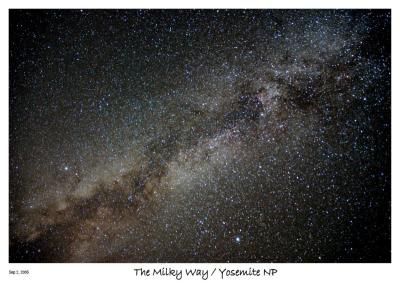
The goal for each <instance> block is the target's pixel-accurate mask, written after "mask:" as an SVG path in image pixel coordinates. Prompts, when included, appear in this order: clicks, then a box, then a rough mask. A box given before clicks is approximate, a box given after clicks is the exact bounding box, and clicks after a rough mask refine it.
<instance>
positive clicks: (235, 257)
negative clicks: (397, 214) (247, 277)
mask: <svg viewBox="0 0 400 284" xmlns="http://www.w3.org/2000/svg"><path fill="white" fill-rule="evenodd" d="M390 25H391V16H390V11H388V10H372V11H370V10H357V11H351V10H347V11H346V10H183V11H178V10H163V11H160V10H47V11H43V10H11V11H10V69H9V72H10V73H9V74H10V188H9V192H10V208H9V211H10V220H9V221H10V246H9V249H10V261H11V262H389V261H390V259H391V258H390V255H391V254H390V249H391V245H390V242H391V237H390V224H391V221H390V214H391V210H390V207H391V206H390V200H391V193H390V124H391V122H390V75H391V74H390V52H391V51H390Z"/></svg>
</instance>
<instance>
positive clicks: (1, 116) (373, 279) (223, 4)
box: [0, 0, 400, 284]
mask: <svg viewBox="0 0 400 284" xmlns="http://www.w3.org/2000/svg"><path fill="white" fill-rule="evenodd" d="M0 7H1V9H0V32H1V44H0V48H1V53H0V59H1V64H0V66H1V68H0V69H1V76H0V80H1V81H0V82H1V94H0V135H1V139H0V154H1V156H0V175H1V176H0V284H3V283H7V284H8V283H69V284H71V283H73V284H75V283H95V282H97V283H103V282H104V283H106V282H108V283H110V282H112V283H142V282H146V283H159V282H160V281H162V283H181V282H186V281H188V282H189V281H190V282H191V283H209V282H210V281H211V282H214V281H215V282H225V283H232V282H233V283H244V282H248V281H252V282H253V281H254V282H255V283H267V282H270V283H296V282H304V283H310V284H311V283H318V284H320V283H340V284H342V283H351V282H353V283H385V284H386V283H400V266H399V261H400V259H399V245H398V243H397V242H396V240H399V236H400V234H399V226H398V225H399V222H398V221H399V218H398V217H399V209H398V208H396V205H398V204H399V193H398V191H399V190H400V188H399V186H400V171H399V169H400V168H399V167H400V165H399V160H400V151H399V149H398V148H397V147H396V146H398V145H400V139H399V138H400V134H399V130H400V128H399V123H400V100H399V97H398V96H399V95H398V91H399V83H398V82H399V80H400V77H399V72H398V70H399V67H400V66H399V65H400V64H399V63H400V62H399V56H398V53H400V46H399V35H400V26H399V23H400V1H399V0H397V1H396V0H392V1H391V0H380V1H371V0H363V1H360V0H359V1H357V0H335V1H331V0H329V1H327V0H319V1H318V0H301V1H299V0H297V1H296V0H292V1H291V0H275V1H273V0H265V1H261V0H258V1H257V0H244V1H243V0H242V1H238V0H231V1H229V0H225V1H220V0H196V1H178V0H167V1H162V0H158V1H156V0H134V1H129V0H125V1H123V0H112V1H104V0H95V1H94V0H86V1H84V0H80V1H77V0H68V1H65V0H63V1H50V0H36V1H28V0H20V1H19V0H14V1H9V0H6V1H4V0H3V1H1V3H0ZM10 8H71V9H72V8H283V9H287V8H326V9H328V8H347V9H350V8H381V9H383V8H389V9H392V98H391V99H392V263H391V264H269V263H266V264H251V263H246V264H210V263H208V264H9V263H8V160H9V158H8V96H9V94H8V90H9V89H8V38H9V37H8V9H10ZM140 267H141V268H150V269H153V268H162V267H171V268H177V269H186V268H188V269H190V268H202V269H209V270H213V269H214V268H227V269H248V268H249V267H252V268H260V269H261V270H263V269H264V268H266V269H269V268H276V269H278V273H277V274H276V275H275V276H273V277H264V276H262V277H249V278H246V277H231V278H227V279H224V280H217V279H219V278H218V277H213V278H211V279H209V280H207V281H206V282H205V281H204V280H201V278H187V277H185V276H184V278H183V280H180V281H177V280H175V279H174V278H173V277H146V278H145V277H136V276H135V273H134V271H133V269H134V268H140ZM16 269H18V270H23V269H29V274H28V275H9V270H16Z"/></svg>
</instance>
